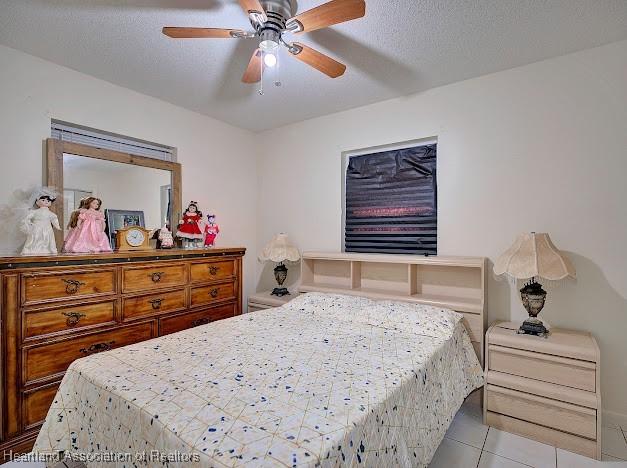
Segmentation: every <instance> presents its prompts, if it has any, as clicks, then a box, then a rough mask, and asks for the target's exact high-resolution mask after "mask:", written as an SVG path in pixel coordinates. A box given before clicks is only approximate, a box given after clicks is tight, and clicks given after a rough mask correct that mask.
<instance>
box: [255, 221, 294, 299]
mask: <svg viewBox="0 0 627 468" xmlns="http://www.w3.org/2000/svg"><path fill="white" fill-rule="evenodd" d="M299 260H300V252H299V251H298V249H297V248H296V247H294V246H293V245H292V244H290V241H289V240H288V238H287V234H284V233H280V234H277V235H276V236H274V237H273V238H272V240H271V241H270V242H268V243H267V244H266V246H265V247H264V248H263V250H262V251H261V254H260V255H259V261H261V262H274V263H278V265H277V266H276V267H275V268H274V278H275V279H276V282H277V284H278V285H279V286H278V287H276V288H274V289H273V290H272V295H274V296H285V295H287V294H289V293H290V292H289V291H288V290H287V288H284V287H283V283H284V282H285V279H286V278H287V267H286V266H285V264H284V263H283V262H297V261H299Z"/></svg>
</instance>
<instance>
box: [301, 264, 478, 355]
mask: <svg viewBox="0 0 627 468" xmlns="http://www.w3.org/2000/svg"><path fill="white" fill-rule="evenodd" d="M485 266H486V259H485V258H484V257H439V256H438V257H421V256H416V255H384V254H357V253H328V252H305V253H304V254H303V259H302V262H301V285H300V287H299V291H301V292H313V291H317V292H328V293H337V294H350V295H355V296H365V297H368V298H371V299H390V300H396V301H405V302H416V303H419V304H427V305H432V306H436V307H442V308H446V309H451V310H454V311H456V312H459V313H461V314H463V315H464V324H465V325H466V329H467V330H468V333H469V334H470V340H471V341H472V344H473V346H474V348H475V351H476V353H477V356H478V357H479V361H481V364H482V365H483V349H484V345H483V342H484V337H485V331H486V328H487V318H488V317H487V315H488V314H487V311H486V281H485V272H486V268H485Z"/></svg>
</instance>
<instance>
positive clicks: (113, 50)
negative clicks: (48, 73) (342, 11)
mask: <svg viewBox="0 0 627 468" xmlns="http://www.w3.org/2000/svg"><path fill="white" fill-rule="evenodd" d="M320 3H323V0H300V1H299V5H298V11H304V10H306V9H309V8H311V7H313V6H316V5H318V4H320ZM366 3H367V9H366V10H367V11H366V17H365V18H362V19H359V20H355V21H352V22H349V23H345V24H342V25H337V26H334V27H332V28H329V29H326V30H320V31H315V32H312V33H310V34H304V35H299V38H298V40H299V41H300V42H303V43H306V44H308V45H311V46H313V47H315V48H317V49H319V50H320V51H322V52H325V53H328V54H329V55H330V56H332V57H334V58H337V59H339V60H340V61H343V62H344V63H346V65H347V66H348V70H347V72H346V74H345V75H344V76H343V77H341V78H338V79H335V80H332V79H330V78H327V77H326V76H324V75H322V74H321V73H319V72H318V71H316V70H314V69H311V68H309V67H308V66H306V65H305V64H303V63H301V62H299V61H298V60H295V59H294V58H292V57H290V56H288V54H287V53H286V51H284V50H283V51H282V55H281V57H280V78H281V81H282V86H281V87H280V88H275V87H274V86H273V85H272V83H266V93H265V95H264V96H260V95H259V94H258V93H257V91H258V87H257V86H255V85H245V84H243V83H241V81H240V78H241V76H242V73H243V72H244V69H245V68H246V65H247V63H248V60H249V58H250V55H251V53H252V51H253V50H254V49H255V47H256V44H255V41H254V40H250V39H247V40H235V39H196V40H173V39H168V38H167V37H165V36H163V35H162V34H161V27H162V26H165V25H171V26H199V27H230V28H242V29H248V26H249V24H248V22H247V18H246V17H245V16H244V14H243V13H242V11H241V10H240V8H239V6H238V3H237V1H236V0H127V1H123V0H0V44H4V45H7V46H9V47H13V48H16V49H20V50H23V51H25V52H27V53H30V54H33V55H36V56H38V57H42V58H44V59H47V60H50V61H52V62H55V63H58V64H61V65H64V66H67V67H69V68H72V69H75V70H78V71H81V72H83V73H87V74H89V75H93V76H95V77H98V78H101V79H104V80H107V81H110V82H112V83H115V84H118V85H121V86H124V87H127V88H130V89H133V90H136V91H139V92H141V93H144V94H148V95H151V96H155V97H158V98H160V99H163V100H165V101H169V102H171V103H174V104H177V105H180V106H182V107H186V108H188V109H192V110H194V111H197V112H200V113H203V114H206V115H209V116H212V117H215V118H217V119H220V120H223V121H226V122H229V123H231V124H233V125H236V126H239V127H243V128H247V129H251V130H255V131H260V130H264V129H269V128H274V127H278V126H281V125H284V124H287V123H290V122H293V121H298V120H304V119H308V118H312V117H316V116H320V115H324V114H329V113H332V112H336V111H340V110H345V109H349V108H353V107H357V106H361V105H365V104H369V103H372V102H376V101H381V100H384V99H389V98H392V97H396V96H401V95H405V94H409V93H413V92H418V91H422V90H425V89H428V88H432V87H435V86H441V85H444V84H447V83H453V82H456V81H460V80H464V79H467V78H472V77H476V76H480V75H484V74H486V73H491V72H495V71H500V70H505V69H508V68H512V67H516V66H519V65H524V64H527V63H531V62H535V61H538V60H542V59H545V58H549V57H554V56H558V55H563V54H566V53H569V52H574V51H577V50H581V49H585V48H589V47H594V46H598V45H601V44H605V43H609V42H614V41H618V40H622V39H626V38H627V1H626V0H366Z"/></svg>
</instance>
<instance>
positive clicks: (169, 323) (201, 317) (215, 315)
mask: <svg viewBox="0 0 627 468" xmlns="http://www.w3.org/2000/svg"><path fill="white" fill-rule="evenodd" d="M235 307H236V304H226V305H222V306H217V307H212V308H211V309H205V310H198V311H196V312H189V313H187V314H181V315H176V316H174V317H164V318H162V319H160V320H159V334H160V335H168V334H170V333H175V332H178V331H181V330H185V329H187V328H193V327H197V326H199V325H206V324H208V323H210V322H214V321H216V320H222V319H225V318H229V317H233V316H234V315H235V312H236V311H235Z"/></svg>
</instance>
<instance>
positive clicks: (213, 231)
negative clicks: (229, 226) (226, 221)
mask: <svg viewBox="0 0 627 468" xmlns="http://www.w3.org/2000/svg"><path fill="white" fill-rule="evenodd" d="M204 231H205V247H213V245H214V244H215V242H216V237H218V233H219V232H220V226H218V225H217V224H216V215H207V224H205V229H204Z"/></svg>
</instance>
